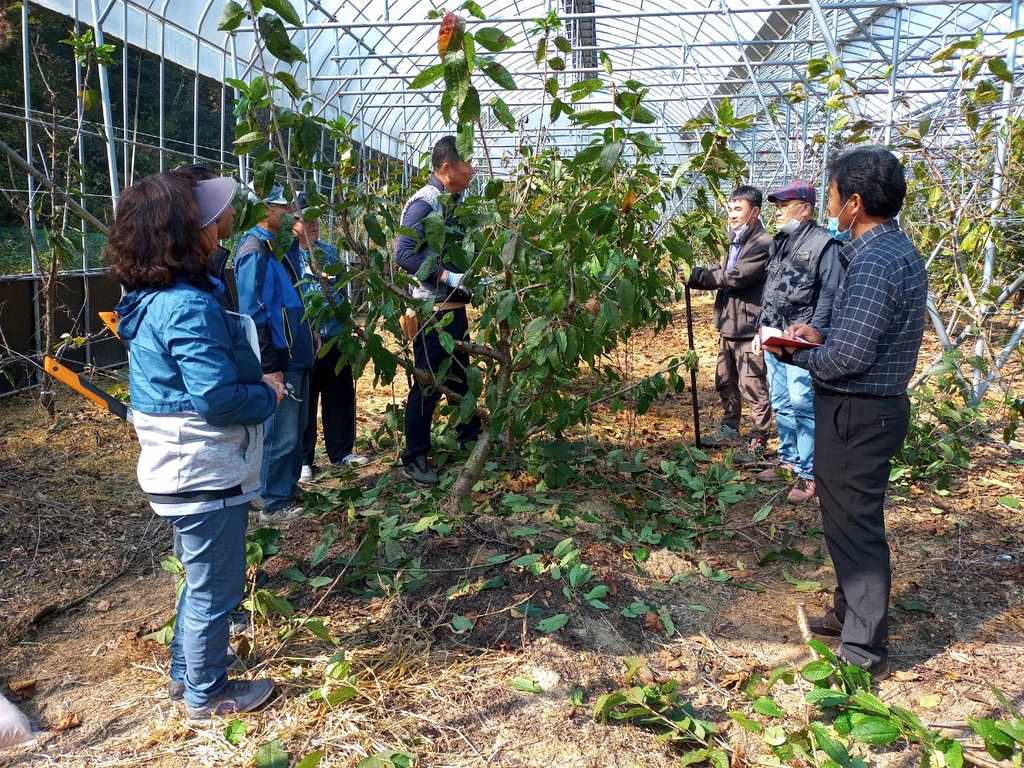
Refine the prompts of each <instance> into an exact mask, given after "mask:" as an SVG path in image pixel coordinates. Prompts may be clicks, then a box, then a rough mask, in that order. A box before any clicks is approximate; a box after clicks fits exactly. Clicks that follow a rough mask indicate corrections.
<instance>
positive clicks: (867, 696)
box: [850, 691, 889, 717]
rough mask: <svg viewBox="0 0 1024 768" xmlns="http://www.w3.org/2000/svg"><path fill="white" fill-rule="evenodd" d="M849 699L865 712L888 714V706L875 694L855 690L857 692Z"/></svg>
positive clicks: (884, 715) (885, 715)
mask: <svg viewBox="0 0 1024 768" xmlns="http://www.w3.org/2000/svg"><path fill="white" fill-rule="evenodd" d="M850 701H852V702H853V703H855V704H857V705H859V706H860V708H861V709H863V710H865V711H866V712H871V713H873V714H876V715H881V716H883V717H888V716H889V707H887V706H886V705H885V703H884V702H883V701H882V700H881V699H880V698H878V697H877V696H875V694H873V693H869V692H868V691H857V693H855V694H853V696H851V697H850Z"/></svg>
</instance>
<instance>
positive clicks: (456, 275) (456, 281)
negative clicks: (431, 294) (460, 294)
mask: <svg viewBox="0 0 1024 768" xmlns="http://www.w3.org/2000/svg"><path fill="white" fill-rule="evenodd" d="M465 279H466V273H465V272H452V271H451V270H450V269H449V270H447V271H446V272H445V275H444V281H443V282H444V284H445V285H447V286H448V287H449V288H461V287H462V281H463V280H465Z"/></svg>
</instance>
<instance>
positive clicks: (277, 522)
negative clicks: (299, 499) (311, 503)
mask: <svg viewBox="0 0 1024 768" xmlns="http://www.w3.org/2000/svg"><path fill="white" fill-rule="evenodd" d="M305 511H306V507H305V505H304V504H293V505H292V506H290V507H284V508H282V509H279V510H277V511H276V512H271V511H270V510H267V509H264V510H261V511H260V524H261V525H269V526H272V527H274V528H287V527H288V525H289V524H290V523H294V522H295V521H296V520H299V519H301V518H302V513H303V512H305Z"/></svg>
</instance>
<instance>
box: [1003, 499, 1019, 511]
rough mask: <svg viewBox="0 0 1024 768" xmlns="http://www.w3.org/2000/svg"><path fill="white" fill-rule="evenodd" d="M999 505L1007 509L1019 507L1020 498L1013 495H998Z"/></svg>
mask: <svg viewBox="0 0 1024 768" xmlns="http://www.w3.org/2000/svg"><path fill="white" fill-rule="evenodd" d="M999 505H1000V506H1002V507H1006V508H1007V509H1018V510H1019V509H1020V499H1018V498H1016V497H1015V496H1000V497H999Z"/></svg>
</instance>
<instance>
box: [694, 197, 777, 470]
mask: <svg viewBox="0 0 1024 768" xmlns="http://www.w3.org/2000/svg"><path fill="white" fill-rule="evenodd" d="M761 201H762V195H761V190H759V189H756V188H755V187H748V186H742V187H737V188H736V190H735V191H734V192H733V193H732V194H731V195H730V196H729V201H728V204H727V206H726V211H727V216H728V223H729V248H728V250H727V251H726V254H725V257H724V258H723V259H722V263H721V264H719V265H716V266H712V267H694V268H693V269H692V270H691V271H690V275H689V277H688V278H687V285H689V286H690V287H692V288H701V289H704V290H708V291H718V293H717V295H716V296H715V327H716V328H717V329H718V333H719V340H718V365H717V367H716V369H715V389H716V390H718V396H719V397H720V398H721V399H722V421H721V425H720V426H719V428H718V431H716V432H713V433H712V434H711V435H709V436H708V437H706V438H705V439H704V440H702V441H701V442H702V443H704V444H705V445H709V446H717V445H725V444H728V443H738V442H739V440H740V432H739V429H740V415H741V412H742V401H743V400H746V401H747V405H748V406H749V409H750V437H749V439H748V442H747V450H745V451H741V452H739V453H737V457H736V458H737V460H738V461H747V462H753V461H761V460H762V459H764V455H765V450H766V448H767V445H768V431H769V429H770V428H771V421H772V411H771V403H770V400H769V397H768V383H767V380H766V378H765V361H764V358H763V357H762V356H761V355H759V354H757V353H756V352H754V351H753V350H752V349H751V347H750V341H751V339H753V338H754V332H755V330H756V327H757V326H756V323H757V315H758V312H759V311H760V309H761V292H762V290H763V289H764V279H765V270H766V269H767V267H768V246H770V245H771V242H772V238H771V235H769V234H768V232H767V231H766V230H765V228H764V225H763V224H762V223H761V218H760V215H761Z"/></svg>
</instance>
